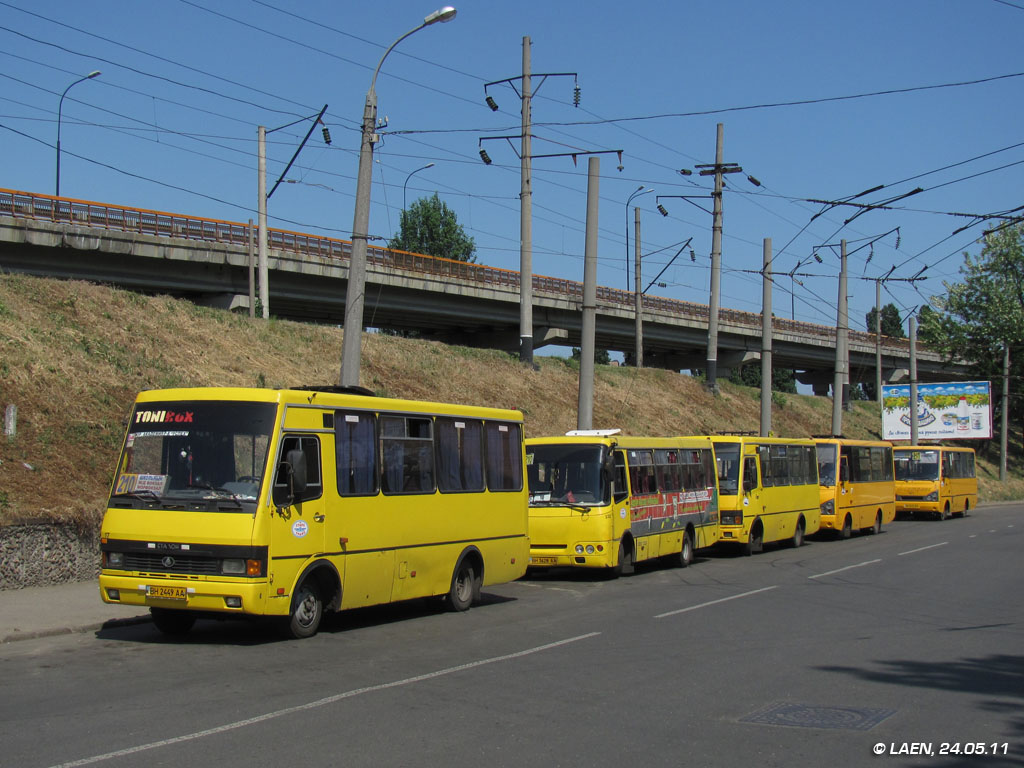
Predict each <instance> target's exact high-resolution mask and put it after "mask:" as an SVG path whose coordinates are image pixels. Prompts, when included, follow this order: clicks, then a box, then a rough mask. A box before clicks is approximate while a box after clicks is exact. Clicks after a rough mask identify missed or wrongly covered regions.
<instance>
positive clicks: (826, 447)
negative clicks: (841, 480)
mask: <svg viewBox="0 0 1024 768" xmlns="http://www.w3.org/2000/svg"><path fill="white" fill-rule="evenodd" d="M817 449H818V482H819V484H821V485H824V486H828V487H832V486H833V485H835V484H836V446H835V445H834V444H832V443H818V446H817Z"/></svg>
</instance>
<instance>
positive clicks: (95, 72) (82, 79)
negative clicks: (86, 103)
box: [53, 69, 101, 197]
mask: <svg viewBox="0 0 1024 768" xmlns="http://www.w3.org/2000/svg"><path fill="white" fill-rule="evenodd" d="M100 74H101V73H100V71H99V70H98V69H94V70H93V71H92V72H90V73H89V74H88V75H86V76H85V77H80V78H78V79H77V80H75V82H73V83H72V84H71V85H69V86H68V87H67V88H65V89H64V93H62V94H61V95H60V103H58V104H57V188H56V190H55V191H54V193H53V194H54V196H55V197H60V117H61V113H62V112H63V110H64V97H65V96H67V95H68V91H70V90H71V89H72V88H74V87H75V86H76V85H78V84H79V83H84V82H85V81H86V80H92V79H93V78H94V77H99V76H100Z"/></svg>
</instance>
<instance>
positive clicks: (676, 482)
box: [526, 429, 718, 575]
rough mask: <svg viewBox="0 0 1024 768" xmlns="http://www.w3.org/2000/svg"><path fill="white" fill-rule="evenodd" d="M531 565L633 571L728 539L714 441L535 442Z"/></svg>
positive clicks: (611, 433) (598, 437)
mask: <svg viewBox="0 0 1024 768" xmlns="http://www.w3.org/2000/svg"><path fill="white" fill-rule="evenodd" d="M526 475H527V480H528V484H529V488H530V567H531V568H545V567H552V566H575V567H580V568H604V569H610V573H612V574H613V575H619V574H629V573H632V572H633V566H634V564H635V563H637V562H640V561H643V560H650V559H653V558H657V557H666V556H667V557H671V558H672V559H673V560H674V562H675V563H676V564H677V565H680V566H683V567H685V566H687V565H689V564H690V563H691V562H692V561H693V556H694V550H695V549H701V548H704V547H709V546H711V545H712V544H714V543H715V542H716V541H717V539H718V489H717V486H716V483H715V467H714V455H713V453H712V450H711V441H710V440H709V439H708V438H699V437H697V438H678V437H626V436H621V435H619V430H617V429H611V430H577V431H573V432H569V433H567V434H566V435H565V436H564V437H537V438H530V439H528V440H527V441H526Z"/></svg>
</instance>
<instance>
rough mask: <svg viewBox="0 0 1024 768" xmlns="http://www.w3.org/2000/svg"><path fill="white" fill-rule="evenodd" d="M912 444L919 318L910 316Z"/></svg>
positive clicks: (914, 440) (913, 438)
mask: <svg viewBox="0 0 1024 768" xmlns="http://www.w3.org/2000/svg"><path fill="white" fill-rule="evenodd" d="M908 326H909V328H910V444H911V445H917V318H916V317H915V316H914V315H911V316H910V321H909V322H908Z"/></svg>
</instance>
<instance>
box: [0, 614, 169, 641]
mask: <svg viewBox="0 0 1024 768" xmlns="http://www.w3.org/2000/svg"><path fill="white" fill-rule="evenodd" d="M150 621H152V619H151V618H150V617H149V616H148V615H145V616H144V615H140V616H129V617H127V618H123V619H107V620H106V621H104V622H101V623H94V624H83V625H80V626H75V627H53V628H51V629H38V630H32V631H29V632H16V633H14V634H10V635H6V636H5V637H2V638H0V645H7V644H8V643H15V642H18V641H19V640H37V639H39V638H41V637H55V636H57V635H76V634H82V633H85V632H99V631H102V630H105V629H119V628H121V627H132V626H135V625H137V624H147V623H149V622H150Z"/></svg>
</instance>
